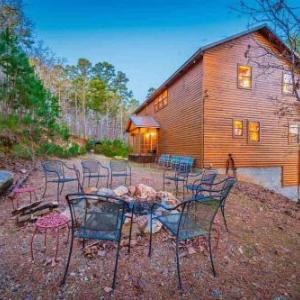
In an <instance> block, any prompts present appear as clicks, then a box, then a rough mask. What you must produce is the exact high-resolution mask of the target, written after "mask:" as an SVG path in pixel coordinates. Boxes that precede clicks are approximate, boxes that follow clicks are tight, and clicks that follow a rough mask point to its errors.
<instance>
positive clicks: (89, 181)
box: [88, 176, 91, 187]
mask: <svg viewBox="0 0 300 300" xmlns="http://www.w3.org/2000/svg"><path fill="white" fill-rule="evenodd" d="M88 178H89V180H88V187H90V184H91V177H90V176H89V177H88Z"/></svg>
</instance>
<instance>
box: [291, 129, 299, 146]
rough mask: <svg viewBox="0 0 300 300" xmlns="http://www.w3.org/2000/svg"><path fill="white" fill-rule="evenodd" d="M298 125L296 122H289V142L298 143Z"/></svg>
mask: <svg viewBox="0 0 300 300" xmlns="http://www.w3.org/2000/svg"><path fill="white" fill-rule="evenodd" d="M299 133H300V132H299V126H298V124H289V143H290V144H292V143H299V142H300V139H299V138H300V137H299Z"/></svg>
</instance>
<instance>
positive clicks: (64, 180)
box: [48, 177, 78, 183]
mask: <svg viewBox="0 0 300 300" xmlns="http://www.w3.org/2000/svg"><path fill="white" fill-rule="evenodd" d="M70 181H78V178H76V177H64V178H54V179H49V180H48V182H60V183H64V182H70Z"/></svg>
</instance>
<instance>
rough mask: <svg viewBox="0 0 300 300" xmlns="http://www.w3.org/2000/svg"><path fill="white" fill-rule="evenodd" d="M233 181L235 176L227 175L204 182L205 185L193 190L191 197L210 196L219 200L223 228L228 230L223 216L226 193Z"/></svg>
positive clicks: (201, 197) (227, 193)
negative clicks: (216, 180)
mask: <svg viewBox="0 0 300 300" xmlns="http://www.w3.org/2000/svg"><path fill="white" fill-rule="evenodd" d="M235 183H236V178H235V177H231V176H228V177H226V178H225V179H223V180H220V181H218V182H214V183H210V184H208V183H207V182H206V183H205V185H200V186H199V189H198V190H197V191H195V193H194V195H193V199H195V200H200V201H201V199H203V198H205V197H207V196H210V197H213V198H215V199H218V200H220V201H221V207H220V209H221V213H222V216H223V220H224V224H225V228H226V230H227V231H229V230H228V226H227V221H226V217H225V204H226V200H227V198H228V195H229V193H230V191H231V189H232V188H233V186H234V185H235Z"/></svg>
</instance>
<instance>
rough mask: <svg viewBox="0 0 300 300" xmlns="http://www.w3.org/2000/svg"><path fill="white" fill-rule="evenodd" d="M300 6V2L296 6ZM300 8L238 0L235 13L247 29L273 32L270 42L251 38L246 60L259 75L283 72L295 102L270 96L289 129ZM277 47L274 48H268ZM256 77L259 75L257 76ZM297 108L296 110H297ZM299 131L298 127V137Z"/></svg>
mask: <svg viewBox="0 0 300 300" xmlns="http://www.w3.org/2000/svg"><path fill="white" fill-rule="evenodd" d="M299 4H300V3H299ZM299 8H300V7H298V8H297V7H292V6H291V5H290V4H289V3H288V1H286V0H254V1H240V6H239V8H234V10H236V11H238V12H239V13H242V14H244V15H246V16H248V18H249V27H253V26H257V25H262V24H266V25H267V26H268V27H269V28H270V29H271V30H272V32H273V33H274V34H273V33H272V32H270V33H268V40H269V42H270V43H264V42H262V41H261V40H259V39H257V38H255V37H253V38H252V40H253V43H252V45H249V46H248V49H247V51H246V52H245V57H246V58H247V59H248V61H249V63H251V64H253V65H256V66H257V67H258V68H257V69H259V70H260V71H261V75H266V74H272V73H273V72H275V71H277V70H282V71H283V72H284V73H283V74H284V75H283V76H286V77H285V78H283V81H284V82H285V83H286V89H287V90H288V92H289V93H290V94H291V95H293V96H294V97H295V100H296V101H286V99H281V98H278V97H272V96H270V99H271V100H273V101H274V103H275V105H276V112H275V113H276V115H277V117H278V120H279V122H281V121H283V123H284V124H287V125H285V126H286V127H287V128H288V121H289V120H291V119H292V120H293V121H294V122H299V121H300V119H299V103H300V55H299V51H300V9H299ZM270 45H276V46H274V47H273V46H270ZM258 76H259V75H258ZM297 107H298V108H297ZM287 130H289V129H287ZM299 131H300V128H299V127H298V137H299ZM298 153H299V155H297V157H298V162H297V165H298V170H299V171H298V202H300V188H299V186H300V148H299V149H298Z"/></svg>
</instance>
